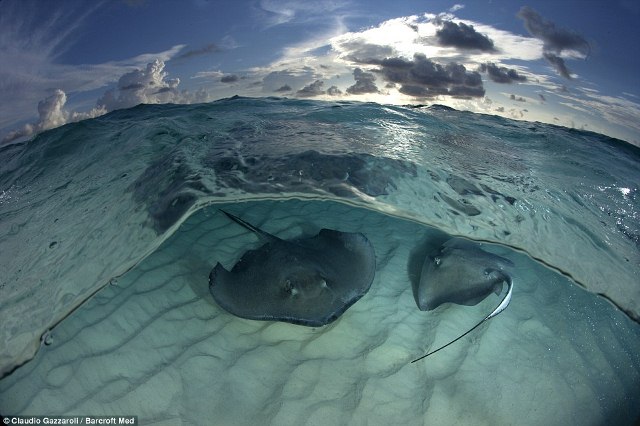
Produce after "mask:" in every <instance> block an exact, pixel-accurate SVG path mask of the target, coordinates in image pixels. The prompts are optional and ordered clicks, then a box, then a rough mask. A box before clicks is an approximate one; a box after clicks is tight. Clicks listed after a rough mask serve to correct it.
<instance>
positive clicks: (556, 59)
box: [542, 52, 571, 80]
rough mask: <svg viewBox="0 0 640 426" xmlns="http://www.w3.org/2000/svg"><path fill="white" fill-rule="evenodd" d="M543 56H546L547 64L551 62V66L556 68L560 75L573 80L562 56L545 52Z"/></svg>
mask: <svg viewBox="0 0 640 426" xmlns="http://www.w3.org/2000/svg"><path fill="white" fill-rule="evenodd" d="M542 56H544V58H545V59H546V60H547V62H549V64H551V66H552V67H553V68H555V69H556V71H558V74H560V75H561V76H563V77H564V78H566V79H569V80H570V79H571V72H570V71H569V68H567V66H566V65H565V63H564V59H562V58H561V57H560V56H558V55H556V54H555V53H551V52H544V53H543V54H542Z"/></svg>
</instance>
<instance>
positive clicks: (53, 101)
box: [2, 59, 211, 143]
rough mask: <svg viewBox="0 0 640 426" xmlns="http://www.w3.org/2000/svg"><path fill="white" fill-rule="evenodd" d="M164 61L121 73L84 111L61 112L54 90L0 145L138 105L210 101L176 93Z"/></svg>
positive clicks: (62, 99)
mask: <svg viewBox="0 0 640 426" xmlns="http://www.w3.org/2000/svg"><path fill="white" fill-rule="evenodd" d="M166 77H167V73H166V72H164V62H163V61H161V60H159V59H156V60H155V61H153V62H150V63H148V64H147V66H146V67H145V68H142V69H136V70H134V71H130V72H127V73H125V74H123V75H122V76H121V77H120V79H119V80H118V84H117V86H116V87H115V88H113V89H109V90H107V91H106V92H105V93H104V94H103V95H102V96H101V97H100V98H99V99H98V101H97V102H96V106H95V107H94V108H93V109H91V110H90V111H87V112H75V111H74V112H72V111H68V110H67V109H65V105H66V102H67V95H66V93H65V92H64V91H63V90H61V89H56V90H54V91H53V93H52V94H51V95H49V96H47V97H46V98H45V99H43V100H41V101H40V102H38V116H39V118H38V121H36V122H34V123H29V124H25V125H24V126H22V127H21V128H20V129H18V130H14V131H12V132H9V133H8V134H7V135H6V136H5V137H4V138H3V139H2V143H7V142H11V141H13V140H16V139H19V138H23V137H29V136H32V135H34V134H37V133H39V132H42V131H44V130H48V129H52V128H54V127H59V126H62V125H63V124H66V123H70V122H75V121H80V120H84V119H87V118H94V117H98V116H100V115H102V114H105V113H107V112H109V111H113V110H116V109H122V108H130V107H133V106H136V105H138V104H141V103H146V104H160V103H169V102H172V103H194V102H206V101H209V100H211V99H210V98H211V96H210V95H209V93H208V92H206V91H205V90H204V89H200V90H198V91H196V92H189V91H186V90H183V91H179V90H178V85H179V84H180V80H179V79H177V78H176V79H167V78H166Z"/></svg>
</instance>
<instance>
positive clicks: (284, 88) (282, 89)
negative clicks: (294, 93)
mask: <svg viewBox="0 0 640 426" xmlns="http://www.w3.org/2000/svg"><path fill="white" fill-rule="evenodd" d="M290 91H291V86H289V85H288V84H285V85H282V86H280V87H279V88H277V89H276V90H274V92H290Z"/></svg>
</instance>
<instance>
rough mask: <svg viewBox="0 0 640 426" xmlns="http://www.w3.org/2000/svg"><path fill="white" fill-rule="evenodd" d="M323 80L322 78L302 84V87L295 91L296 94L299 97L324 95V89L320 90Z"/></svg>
mask: <svg viewBox="0 0 640 426" xmlns="http://www.w3.org/2000/svg"><path fill="white" fill-rule="evenodd" d="M322 86H324V82H323V81H322V80H316V81H314V82H313V83H311V84H308V85H306V86H304V87H303V88H302V89H300V90H298V91H297V92H296V96H299V97H301V98H310V97H312V96H320V95H324V94H325V91H324V90H322Z"/></svg>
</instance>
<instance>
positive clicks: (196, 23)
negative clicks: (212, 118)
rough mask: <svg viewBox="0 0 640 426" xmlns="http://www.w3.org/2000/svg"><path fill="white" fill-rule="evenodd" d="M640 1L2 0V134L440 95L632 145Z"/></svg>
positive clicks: (639, 86) (432, 99) (6, 137)
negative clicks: (116, 119)
mask: <svg viewBox="0 0 640 426" xmlns="http://www.w3.org/2000/svg"><path fill="white" fill-rule="evenodd" d="M639 20H640V2H638V1H637V0H610V1H601V0H561V1H560V0H530V1H527V2H518V1H514V0H473V1H471V0H468V1H467V2H453V1H440V0H434V1H429V0H421V1H412V0H406V1H403V0H396V1H389V0H350V1H349V0H346V1H337V0H315V1H302V0H298V1H294V0H211V1H206V0H183V1H178V0H109V1H106V0H103V1H100V0H96V1H84V0H56V1H46V0H40V1H36V0H34V1H31V0H0V143H11V142H16V141H20V140H24V139H25V138H28V137H31V136H32V135H34V134H37V133H39V132H41V131H43V130H47V129H50V128H54V127H57V126H60V125H63V124H65V123H68V122H74V121H79V120H83V119H87V118H92V117H96V116H99V115H102V114H105V113H107V112H110V111H113V110H116V109H121V108H129V107H132V106H135V105H137V104H140V103H196V102H210V101H213V100H216V99H220V98H225V97H230V96H233V95H240V96H252V97H264V96H282V97H289V98H306V99H318V100H333V101H335V100H352V101H367V102H368V101H373V102H378V103H382V104H396V105H408V104H424V105H429V104H433V103H437V104H442V105H448V106H451V107H453V108H456V109H460V110H467V111H473V112H477V113H483V114H493V115H500V116H504V117H508V118H514V119H518V120H528V121H540V122H545V123H551V124H556V125H561V126H566V127H572V128H577V129H585V130H590V131H595V132H598V133H603V134H606V135H609V136H612V137H615V138H619V139H623V140H626V141H628V142H630V143H632V144H634V145H638V146H640V55H638V53H637V44H638V42H640V26H638V25H637V22H638V21H639Z"/></svg>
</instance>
